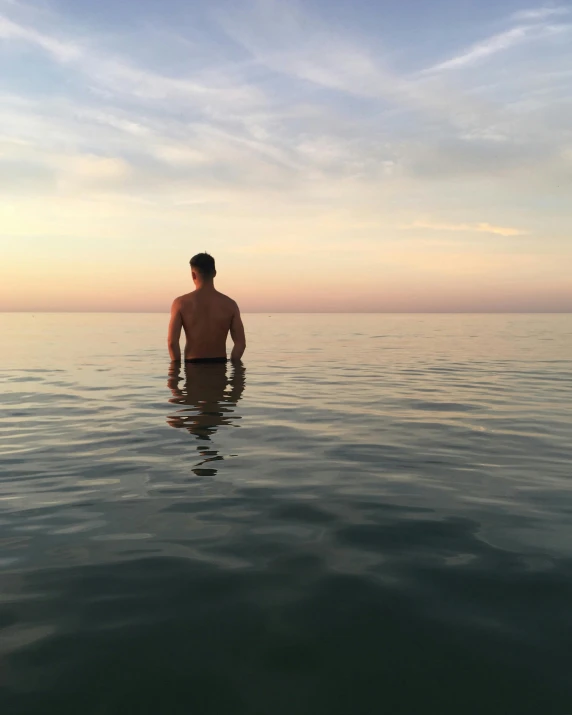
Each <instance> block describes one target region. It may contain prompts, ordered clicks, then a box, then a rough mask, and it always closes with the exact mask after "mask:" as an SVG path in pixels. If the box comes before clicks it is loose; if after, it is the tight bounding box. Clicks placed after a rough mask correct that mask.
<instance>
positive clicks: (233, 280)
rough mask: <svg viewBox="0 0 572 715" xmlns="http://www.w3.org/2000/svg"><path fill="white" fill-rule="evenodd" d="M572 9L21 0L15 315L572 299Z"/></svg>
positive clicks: (498, 304) (5, 114) (12, 22)
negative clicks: (213, 277)
mask: <svg viewBox="0 0 572 715" xmlns="http://www.w3.org/2000/svg"><path fill="white" fill-rule="evenodd" d="M571 11H572V6H571V4H569V3H558V4H546V5H534V4H526V3H522V2H494V3H493V2H482V1H481V2H476V1H471V2H462V1H461V2H459V1H453V0H439V1H437V2H421V0H405V1H404V2H400V3H396V2H392V3H389V2H373V1H370V2H368V1H366V0H357V1H353V2H351V3H350V2H347V1H341V0H331V1H328V2H326V1H325V0H321V1H320V2H303V3H297V2H284V1H281V2H278V1H277V0H246V1H245V2H243V1H242V0H233V2H197V1H190V2H189V1H185V2H182V1H180V0H164V1H162V2H158V1H153V2H151V1H150V0H137V2H135V0H122V2H115V1H113V2H112V1H111V0H103V1H100V2H97V3H95V2H93V1H92V0H90V1H89V2H88V1H87V0H44V1H42V2H38V1H37V2H19V1H18V0H0V67H1V72H0V199H1V203H0V243H1V244H2V247H3V254H4V255H5V256H7V259H8V260H7V261H6V262H4V265H3V266H2V268H1V269H0V271H1V274H0V279H2V284H3V288H0V309H27V308H30V309H38V308H39V307H41V306H45V307H47V308H53V309H63V308H66V307H74V306H79V307H83V308H90V307H93V308H110V309H122V308H131V309H142V310H143V309H157V310H160V309H163V307H164V306H165V305H166V304H167V303H168V301H169V300H170V297H171V296H172V294H173V291H174V293H175V294H176V293H178V292H181V291H182V290H183V289H185V285H186V284H185V281H186V280H187V274H186V272H185V273H183V271H186V268H185V265H186V262H187V261H188V258H189V257H190V255H192V254H193V253H195V252H197V251H198V250H203V249H205V248H207V249H208V250H211V251H212V252H213V253H214V254H215V256H216V257H217V259H218V260H219V265H222V267H224V269H225V271H226V272H221V277H223V276H226V284H225V285H226V287H228V290H232V291H234V292H235V293H236V292H237V291H238V294H239V296H240V297H241V299H242V300H243V301H244V302H245V304H246V307H247V308H250V309H263V310H264V309H307V310H312V309H332V310H333V309H344V308H345V307H347V308H348V309H356V310H360V309H364V310H369V309H372V310H378V309H379V310H385V309H388V310H392V309H411V310H415V309H423V308H428V309H429V308H434V309H440V310H441V309H448V308H451V309H455V308H459V307H460V308H463V309H475V310H478V309H491V310H493V309H498V310H503V309H519V308H520V309H530V308H531V307H532V308H535V307H536V308H538V309H557V310H564V309H567V310H572V292H571V291H572V289H571V288H570V279H569V275H570V269H571V268H572V247H571V242H570V239H571V237H572V217H571V214H572V212H571V211H570V205H571V203H572V201H571V199H570V197H571V196H572V12H571ZM4 249H6V250H4ZM32 257H33V260H34V265H31V264H30V260H31V258H32ZM42 266H43V267H44V270H43V271H42V268H41V267H42ZM46 269H48V270H46ZM150 283H151V287H149V286H150ZM245 283H247V284H248V285H247V286H246V287H245ZM102 285H103V286H105V291H104V295H102V291H101V286H102Z"/></svg>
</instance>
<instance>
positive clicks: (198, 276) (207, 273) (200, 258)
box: [191, 253, 216, 283]
mask: <svg viewBox="0 0 572 715" xmlns="http://www.w3.org/2000/svg"><path fill="white" fill-rule="evenodd" d="M191 271H192V274H193V280H194V281H195V283H196V282H197V280H198V281H200V282H204V281H212V279H213V278H214V277H215V276H216V268H215V262H214V258H213V257H212V256H211V255H209V254H208V253H197V255H196V256H193V257H192V258H191Z"/></svg>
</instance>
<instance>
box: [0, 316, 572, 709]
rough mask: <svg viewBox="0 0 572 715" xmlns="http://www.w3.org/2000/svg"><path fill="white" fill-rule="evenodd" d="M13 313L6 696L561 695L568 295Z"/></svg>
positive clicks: (568, 581)
mask: <svg viewBox="0 0 572 715" xmlns="http://www.w3.org/2000/svg"><path fill="white" fill-rule="evenodd" d="M245 323H246V327H247V331H248V337H249V342H250V345H249V351H248V353H247V359H246V360H245V367H244V368H239V369H234V370H231V369H229V370H228V372H227V373H225V370H224V369H223V370H221V369H220V367H219V366H216V365H215V366H207V367H197V366H195V367H194V368H193V369H192V371H189V372H188V373H187V374H186V375H185V374H184V372H183V373H182V374H178V373H177V372H176V371H174V372H171V373H169V364H168V361H167V360H166V359H165V352H164V334H165V317H164V316H156V315H149V316H145V315H138V316H137V315H136V316H117V315H115V316H113V315H100V316H97V315H52V316H50V315H36V316H35V317H33V316H31V315H25V316H16V315H4V316H0V329H1V330H2V335H3V338H4V345H3V347H2V351H1V356H0V380H1V382H2V390H1V404H0V409H1V412H0V466H1V476H0V712H2V714H4V713H6V715H8V714H10V715H12V714H18V715H19V714H20V713H21V714H22V715H24V714H25V715H36V714H37V715H51V714H52V713H58V714H61V715H65V714H68V713H70V714H73V715H111V714H113V715H115V714H116V713H117V714H120V713H121V714H124V713H134V714H137V715H139V714H146V713H149V714H151V713H153V714H156V713H159V714H163V713H165V714H167V715H178V714H179V713H180V714H181V715H182V714H185V715H186V714H187V713H217V714H219V713H220V714H221V715H223V714H224V715H241V714H243V713H244V714H248V715H282V714H284V715H293V714H296V715H306V714H307V715H320V714H322V713H323V714H324V715H337V714H340V715H346V714H347V715H357V714H361V713H367V714H369V713H371V714H377V713H388V714H391V715H395V714H397V713H407V714H409V713H411V714H412V715H413V714H415V715H417V714H418V713H431V714H433V713H435V714H437V713H438V714H440V715H443V714H449V713H451V714H453V713H454V714H455V715H458V714H459V715H460V714H467V713H475V714H479V715H481V714H483V713H487V714H490V713H498V714H499V715H500V714H501V713H502V714H503V715H512V714H514V715H524V714H526V713H531V714H532V713H534V714H535V715H537V714H539V713H545V714H554V715H570V713H572V678H571V654H572V490H571V489H570V486H571V482H570V479H571V473H572V468H571V456H572V448H571V438H572V317H571V316H397V315H395V316H388V315H369V316H365V315H364V316H327V315H315V316H284V315H282V316H280V315H274V316H272V317H269V316H266V315H254V316H246V317H245Z"/></svg>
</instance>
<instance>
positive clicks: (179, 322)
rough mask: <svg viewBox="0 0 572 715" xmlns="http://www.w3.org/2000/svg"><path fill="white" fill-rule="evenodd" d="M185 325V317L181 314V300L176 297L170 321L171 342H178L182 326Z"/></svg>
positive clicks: (169, 339)
mask: <svg viewBox="0 0 572 715" xmlns="http://www.w3.org/2000/svg"><path fill="white" fill-rule="evenodd" d="M182 327H183V318H182V316H181V301H180V299H179V298H175V300H174V301H173V305H172V306H171V320H170V321H169V336H168V341H169V344H170V345H172V344H174V343H178V342H179V339H180V337H181V328H182Z"/></svg>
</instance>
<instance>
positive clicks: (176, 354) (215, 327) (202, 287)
mask: <svg viewBox="0 0 572 715" xmlns="http://www.w3.org/2000/svg"><path fill="white" fill-rule="evenodd" d="M191 273H192V276H193V281H194V283H195V290H194V291H192V293H187V294H186V295H182V296H180V297H179V298H175V300H174V301H173V306H172V308H171V321H170V323H169V337H168V345H169V355H170V356H171V360H175V361H179V360H180V359H181V348H180V346H179V339H180V337H181V328H183V329H184V331H185V336H186V338H187V343H186V345H185V362H187V363H198V362H202V363H217V362H220V363H224V362H226V359H227V358H226V338H227V336H228V333H229V332H230V336H231V338H232V340H233V342H234V347H233V349H232V353H231V355H230V358H231V360H233V361H236V360H240V358H241V357H242V354H243V353H244V350H245V348H246V339H245V337H244V327H243V325H242V320H241V317H240V310H239V309H238V305H237V304H236V303H235V302H234V300H232V299H231V298H229V297H228V296H226V295H223V294H222V293H219V292H218V291H217V290H215V287H214V277H215V276H216V269H215V262H214V258H213V257H212V256H209V254H208V253H198V254H197V255H196V256H193V257H192V258H191Z"/></svg>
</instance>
